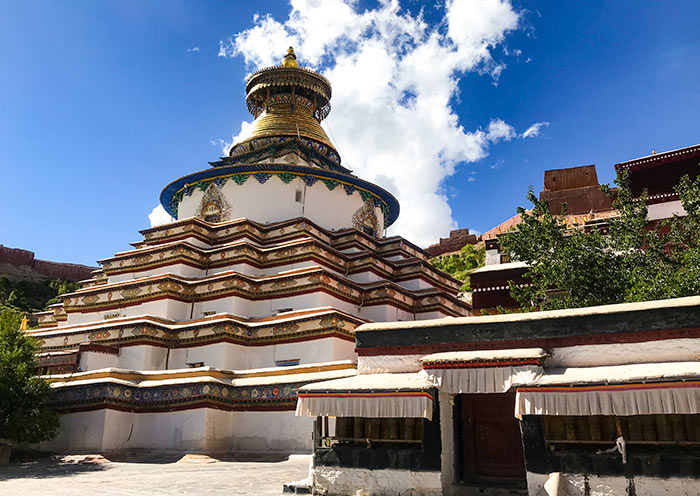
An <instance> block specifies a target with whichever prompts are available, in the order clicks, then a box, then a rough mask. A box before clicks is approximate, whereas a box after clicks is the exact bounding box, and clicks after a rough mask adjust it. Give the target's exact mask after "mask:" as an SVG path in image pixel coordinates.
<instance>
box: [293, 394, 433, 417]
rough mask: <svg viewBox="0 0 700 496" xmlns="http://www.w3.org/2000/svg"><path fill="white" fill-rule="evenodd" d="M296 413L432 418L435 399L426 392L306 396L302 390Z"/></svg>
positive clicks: (327, 415) (333, 415) (329, 415)
mask: <svg viewBox="0 0 700 496" xmlns="http://www.w3.org/2000/svg"><path fill="white" fill-rule="evenodd" d="M296 414H297V416H305V417H319V416H322V417H373V418H404V417H415V418H419V417H422V418H426V419H428V420H432V418H433V399H432V396H431V395H430V394H429V393H427V392H423V393H408V392H407V393H406V394H401V393H389V394H386V395H383V394H382V393H371V394H362V393H358V394H357V395H352V394H348V393H346V394H343V396H342V397H339V395H338V394H337V393H336V394H333V393H329V394H326V395H323V394H314V395H308V396H305V395H304V394H303V393H301V392H300V393H299V399H298V400H297V411H296Z"/></svg>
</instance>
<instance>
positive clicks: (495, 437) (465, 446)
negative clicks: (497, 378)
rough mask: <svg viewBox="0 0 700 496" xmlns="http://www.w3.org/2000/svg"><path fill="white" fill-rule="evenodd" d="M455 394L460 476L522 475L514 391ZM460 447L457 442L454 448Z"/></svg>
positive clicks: (480, 477)
mask: <svg viewBox="0 0 700 496" xmlns="http://www.w3.org/2000/svg"><path fill="white" fill-rule="evenodd" d="M457 398H458V401H459V406H460V408H459V409H460V411H461V417H462V418H461V425H460V426H461V431H462V432H461V434H462V435H461V436H459V437H461V438H462V447H461V448H462V449H461V450H460V455H461V467H460V468H461V475H462V477H461V479H462V480H463V481H465V482H470V481H476V480H478V479H482V478H499V479H521V480H523V479H525V460H524V457H523V447H522V442H521V439H520V424H519V422H518V419H516V418H515V417H514V415H513V410H514V407H515V393H498V394H462V395H459V396H458V397H457ZM458 439H459V438H458ZM459 449H460V447H459V444H457V445H456V446H455V450H459Z"/></svg>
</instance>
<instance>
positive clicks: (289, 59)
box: [282, 47, 299, 67]
mask: <svg viewBox="0 0 700 496" xmlns="http://www.w3.org/2000/svg"><path fill="white" fill-rule="evenodd" d="M282 67H299V63H298V62H297V56H296V54H295V53H294V49H293V48H292V47H289V48H288V49H287V55H285V56H284V59H282Z"/></svg>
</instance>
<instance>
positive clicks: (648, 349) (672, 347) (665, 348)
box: [546, 338, 700, 367]
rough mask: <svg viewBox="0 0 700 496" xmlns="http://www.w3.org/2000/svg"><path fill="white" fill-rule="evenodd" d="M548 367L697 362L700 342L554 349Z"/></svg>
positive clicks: (580, 346) (688, 341) (659, 342)
mask: <svg viewBox="0 0 700 496" xmlns="http://www.w3.org/2000/svg"><path fill="white" fill-rule="evenodd" d="M551 354H552V355H551V357H550V358H549V359H547V362H546V366H547V367H597V366H603V365H625V364H628V363H658V362H682V361H694V360H697V359H698V358H700V339H697V338H684V339H666V340H658V341H646V342H642V343H624V344H620V343H616V344H598V345H579V346H569V347H566V348H553V349H552V350H551Z"/></svg>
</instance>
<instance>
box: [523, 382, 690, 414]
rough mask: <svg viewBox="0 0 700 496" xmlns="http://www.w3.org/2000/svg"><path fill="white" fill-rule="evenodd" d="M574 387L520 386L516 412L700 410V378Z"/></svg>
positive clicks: (585, 412) (657, 411)
mask: <svg viewBox="0 0 700 496" xmlns="http://www.w3.org/2000/svg"><path fill="white" fill-rule="evenodd" d="M618 386H619V385H618ZM570 389H571V390H570V391H562V389H561V388H559V389H555V390H553V391H552V390H551V389H550V388H523V389H522V390H521V389H520V388H519V389H518V393H517V395H516V399H515V416H516V417H518V418H520V419H521V418H522V416H523V415H650V414H689V413H700V382H690V383H673V384H663V383H661V384H630V385H628V388H627V389H622V388H620V387H617V388H616V387H610V386H607V387H606V386H601V387H600V388H591V389H582V388H576V387H572V388H570Z"/></svg>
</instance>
